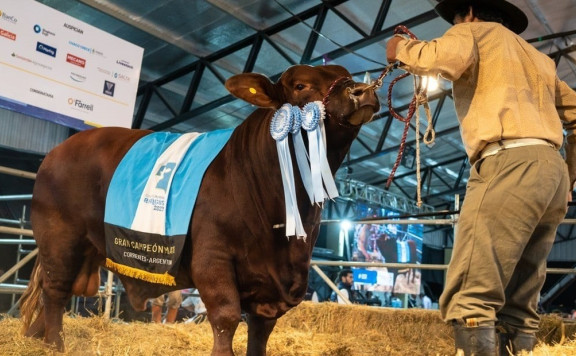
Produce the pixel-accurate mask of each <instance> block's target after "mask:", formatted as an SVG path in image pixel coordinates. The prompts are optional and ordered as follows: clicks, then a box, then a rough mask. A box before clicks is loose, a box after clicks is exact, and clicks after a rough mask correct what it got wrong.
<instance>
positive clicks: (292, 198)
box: [270, 104, 306, 239]
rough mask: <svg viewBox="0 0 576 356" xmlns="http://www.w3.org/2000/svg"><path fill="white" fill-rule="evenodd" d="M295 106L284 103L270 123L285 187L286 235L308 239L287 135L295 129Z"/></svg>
mask: <svg viewBox="0 0 576 356" xmlns="http://www.w3.org/2000/svg"><path fill="white" fill-rule="evenodd" d="M293 109H294V108H293V107H292V105H290V104H284V105H282V107H281V108H280V109H278V110H277V111H276V113H275V114H274V117H272V122H271V123H270V134H271V135H272V138H273V139H274V140H276V149H277V150H278V159H279V161H280V171H281V174H282V185H283V187H284V202H285V207H286V236H287V237H290V236H296V237H297V238H299V239H300V238H304V239H306V231H305V230H304V225H303V224H302V219H301V217H300V211H299V210H298V201H297V200H296V186H295V183H294V170H293V168H292V156H291V155H290V147H289V145H288V140H287V139H286V137H287V136H288V134H289V133H290V132H292V130H293V123H294V110H293Z"/></svg>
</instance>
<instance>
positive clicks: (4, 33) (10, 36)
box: [0, 28, 16, 41]
mask: <svg viewBox="0 0 576 356" xmlns="http://www.w3.org/2000/svg"><path fill="white" fill-rule="evenodd" d="M0 36H2V37H6V38H8V39H10V40H12V41H16V34H15V33H12V32H10V31H6V30H4V29H1V28H0Z"/></svg>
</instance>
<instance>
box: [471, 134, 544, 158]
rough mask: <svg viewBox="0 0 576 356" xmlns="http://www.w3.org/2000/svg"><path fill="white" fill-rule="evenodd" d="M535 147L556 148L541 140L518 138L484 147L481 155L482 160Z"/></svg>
mask: <svg viewBox="0 0 576 356" xmlns="http://www.w3.org/2000/svg"><path fill="white" fill-rule="evenodd" d="M534 145H545V146H550V147H552V148H555V146H554V145H553V144H552V143H550V142H548V141H546V140H542V139H539V138H517V139H512V140H501V141H497V142H491V143H489V144H487V145H486V147H484V149H483V150H482V153H480V158H485V157H488V156H493V155H495V154H496V153H498V152H500V151H502V150H506V149H509V148H515V147H522V146H534Z"/></svg>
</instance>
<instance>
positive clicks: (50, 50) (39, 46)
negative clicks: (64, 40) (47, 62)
mask: <svg viewBox="0 0 576 356" xmlns="http://www.w3.org/2000/svg"><path fill="white" fill-rule="evenodd" d="M36 51H38V52H41V53H44V54H47V55H49V56H50V57H56V48H54V47H52V46H48V45H47V44H45V43H42V42H37V43H36Z"/></svg>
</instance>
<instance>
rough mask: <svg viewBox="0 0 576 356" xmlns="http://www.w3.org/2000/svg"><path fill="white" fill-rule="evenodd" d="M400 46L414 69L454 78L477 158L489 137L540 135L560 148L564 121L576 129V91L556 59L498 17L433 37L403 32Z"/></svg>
mask: <svg viewBox="0 0 576 356" xmlns="http://www.w3.org/2000/svg"><path fill="white" fill-rule="evenodd" d="M396 51H397V56H396V57H397V59H398V60H399V61H400V62H402V63H403V66H402V68H403V69H405V70H407V71H408V72H411V73H414V74H417V75H434V76H435V75H441V76H442V77H444V78H446V79H448V80H450V81H452V82H453V87H452V91H453V97H454V105H455V107H456V114H457V116H458V120H459V121H460V131H461V134H462V141H463V143H464V146H465V149H466V153H467V154H468V157H469V158H470V162H471V163H474V162H475V161H476V160H477V159H478V157H479V155H480V153H481V151H482V149H483V148H484V147H485V146H486V145H487V144H488V143H490V142H496V141H499V140H504V139H515V138H540V139H544V140H548V141H550V142H552V143H553V144H554V145H555V146H556V147H557V148H560V147H561V146H562V143H563V132H562V122H563V123H564V127H565V128H566V129H567V130H570V131H571V132H569V134H573V133H574V130H576V92H575V91H574V90H572V89H570V87H569V86H568V85H567V84H566V83H564V82H562V81H560V80H559V79H558V77H557V76H556V66H555V64H554V61H552V60H551V59H550V58H549V57H548V56H546V55H545V54H543V53H541V52H539V51H538V50H537V49H535V48H534V47H533V46H531V45H530V44H529V43H527V42H526V41H524V40H523V39H522V38H521V37H519V36H518V35H516V34H514V33H513V32H511V31H509V30H508V29H506V28H505V27H504V26H502V25H500V24H498V23H495V22H471V23H462V24H457V25H454V26H452V27H451V28H450V29H449V30H448V31H447V32H446V33H445V34H444V35H443V36H442V37H440V38H437V39H435V40H432V41H429V42H428V41H418V40H408V39H405V40H402V41H400V42H399V43H398V45H397V47H396ZM561 120H562V122H561Z"/></svg>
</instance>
